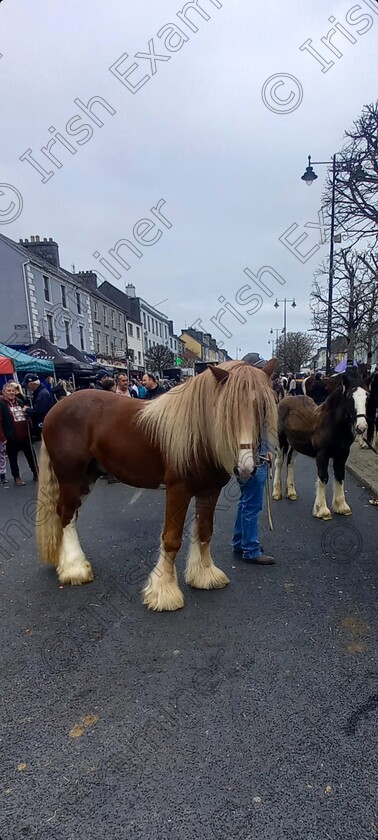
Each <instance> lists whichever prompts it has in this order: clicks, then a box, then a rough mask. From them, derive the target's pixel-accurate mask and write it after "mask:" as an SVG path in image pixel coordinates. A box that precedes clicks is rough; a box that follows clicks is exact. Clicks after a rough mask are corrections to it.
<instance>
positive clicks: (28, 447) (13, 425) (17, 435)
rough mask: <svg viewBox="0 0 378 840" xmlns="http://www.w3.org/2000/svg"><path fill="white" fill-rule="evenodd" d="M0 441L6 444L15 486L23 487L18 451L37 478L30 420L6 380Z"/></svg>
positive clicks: (0, 410)
mask: <svg viewBox="0 0 378 840" xmlns="http://www.w3.org/2000/svg"><path fill="white" fill-rule="evenodd" d="M0 441H1V442H2V443H3V444H4V443H5V444H6V451H7V455H8V458H9V466H10V470H11V473H12V476H13V478H14V483H15V485H16V487H24V486H25V481H23V480H22V478H21V477H20V470H19V467H18V453H19V452H23V453H24V455H25V458H26V460H27V462H28V465H29V467H30V470H31V473H32V476H33V480H34V481H37V479H38V467H37V458H36V454H35V452H34V449H33V447H32V444H31V438H30V421H29V419H28V418H27V417H26V415H25V411H24V410H23V408H22V406H21V405H20V403H19V402H18V399H17V392H16V389H15V387H14V385H13V383H12V382H7V383H6V384H5V385H4V387H3V390H2V395H1V399H0Z"/></svg>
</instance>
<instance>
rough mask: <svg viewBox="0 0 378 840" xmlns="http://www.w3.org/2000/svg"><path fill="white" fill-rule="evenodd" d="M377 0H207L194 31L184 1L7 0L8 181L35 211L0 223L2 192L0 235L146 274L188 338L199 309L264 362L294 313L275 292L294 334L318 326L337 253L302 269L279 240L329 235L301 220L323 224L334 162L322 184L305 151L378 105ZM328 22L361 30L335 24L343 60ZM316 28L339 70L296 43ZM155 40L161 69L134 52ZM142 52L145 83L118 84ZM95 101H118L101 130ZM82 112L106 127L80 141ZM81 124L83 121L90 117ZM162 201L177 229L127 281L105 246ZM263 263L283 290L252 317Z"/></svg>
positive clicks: (2, 67)
mask: <svg viewBox="0 0 378 840" xmlns="http://www.w3.org/2000/svg"><path fill="white" fill-rule="evenodd" d="M216 2H217V5H218V6H219V5H220V2H219V0H216ZM369 3H370V5H369ZM369 3H368V2H367V0H360V2H359V4H356V3H354V2H352V0H346V1H345V2H344V1H343V0H335V2H333V3H329V2H328V0H327V2H326V0H307V2H306V3H301V4H300V3H299V2H293V0H291V2H283V3H278V2H277V0H276V2H274V0H270V2H264V3H263V4H262V3H254V2H251V0H249V2H248V0H224V2H223V5H222V8H216V5H214V4H213V3H212V2H211V1H210V0H201V5H202V7H203V9H206V10H207V12H208V14H209V16H210V19H209V20H207V21H206V20H204V19H203V18H201V17H200V16H199V15H197V14H195V13H194V12H192V14H191V15H190V19H191V20H192V21H193V22H194V21H196V25H197V27H198V31H197V32H196V33H194V32H193V31H192V30H191V29H190V28H189V26H188V25H187V24H185V23H184V22H182V20H180V18H179V17H178V16H177V13H178V12H180V11H181V10H182V8H183V6H184V2H183V0H159V3H157V2H156V0H127V2H126V3H125V2H124V0H107V2H106V3H105V2H101V3H100V2H98V0H80V2H77V0H65V2H64V3H57V2H55V3H52V2H51V0H38V2H37V3H30V2H26V0H3V2H1V4H0V19H1V28H0V32H1V36H0V53H1V54H2V57H1V59H0V80H1V100H2V103H1V113H2V120H1V122H2V132H1V139H2V170H1V175H0V181H1V182H2V183H4V184H9V185H11V186H12V187H14V188H16V189H17V190H18V191H19V193H20V194H21V195H22V200H23V205H22V211H21V212H20V213H19V215H18V218H17V219H14V220H13V221H10V222H9V224H3V222H4V219H6V218H7V217H6V215H4V213H5V211H6V210H7V208H8V207H10V206H11V200H13V198H15V195H14V194H13V196H12V195H11V194H10V193H9V195H7V194H6V191H5V192H4V190H3V195H2V196H0V221H1V223H2V224H0V231H1V232H2V233H4V234H5V235H6V236H10V237H11V238H13V239H16V240H18V239H19V238H20V237H22V238H23V237H27V236H28V237H29V236H30V235H35V234H38V235H39V236H41V237H44V236H47V237H49V236H51V237H53V238H54V239H55V240H56V241H57V242H58V243H59V246H60V256H61V264H62V265H63V267H65V268H67V269H69V270H70V269H71V266H72V265H75V268H76V271H79V270H87V269H93V270H97V271H99V270H100V271H101V272H102V273H103V276H104V277H106V279H110V280H113V282H114V283H115V285H117V286H119V288H124V284H125V283H127V282H129V283H134V285H135V286H136V290H137V294H138V295H140V296H141V297H143V298H145V299H147V300H148V301H149V302H151V303H153V304H157V303H160V302H161V301H164V303H162V304H161V307H160V308H161V310H162V311H163V312H165V313H166V314H167V315H168V316H169V317H171V318H173V320H174V324H175V329H176V331H177V332H178V333H180V331H181V329H182V328H183V327H184V326H185V324H186V325H187V326H190V325H191V324H192V323H193V322H196V321H197V319H200V320H201V324H202V326H203V328H204V329H205V330H207V331H211V332H212V334H213V335H214V337H215V338H216V339H217V340H223V342H224V346H226V347H227V349H228V351H229V353H230V355H231V356H232V357H235V353H236V350H237V348H238V352H239V353H241V354H244V353H246V352H248V351H254V350H256V351H259V352H260V353H261V354H262V355H263V356H264V357H267V356H268V355H269V352H270V347H269V346H268V339H269V338H271V335H270V330H271V328H273V329H276V328H278V329H281V328H282V322H283V308H282V306H280V308H279V309H278V310H276V309H275V308H274V306H273V304H274V301H275V297H276V294H277V295H278V297H279V298H284V297H285V295H286V297H287V298H289V299H291V298H293V297H295V299H296V302H297V308H296V309H295V310H293V309H292V308H289V309H288V329H289V330H305V329H307V328H309V327H310V326H311V322H310V316H309V294H310V288H311V282H312V277H313V272H314V269H315V268H316V265H317V264H318V262H319V261H320V260H321V259H322V258H323V257H325V256H326V254H327V250H328V246H327V244H325V245H323V246H322V247H321V248H320V249H319V250H317V252H316V253H315V254H313V255H312V256H311V257H310V258H309V259H307V261H304V262H301V261H300V259H298V256H297V255H295V254H293V253H291V251H290V250H289V249H288V248H287V247H285V246H284V244H282V242H280V241H279V237H280V236H282V234H284V233H285V231H287V230H288V229H289V228H290V227H291V226H292V225H294V223H296V224H297V225H298V228H296V229H293V232H292V233H291V240H292V241H294V240H295V239H297V238H298V237H299V236H300V235H301V234H302V233H307V235H308V237H309V238H308V239H307V240H306V241H303V243H302V245H301V246H300V247H301V248H302V252H303V253H304V254H306V253H307V252H309V251H310V249H311V248H312V247H313V246H315V245H316V244H317V242H318V241H319V231H318V230H317V229H316V228H310V227H308V228H306V229H305V228H304V227H303V226H304V224H305V223H306V222H313V223H316V222H317V221H318V209H319V207H320V204H321V194H322V189H323V186H324V180H325V176H326V168H325V167H318V168H317V172H318V175H319V178H318V181H317V182H316V183H315V184H314V185H313V186H312V187H311V188H310V189H309V188H307V187H306V186H305V184H304V183H303V182H302V181H301V180H300V176H301V175H302V174H303V172H304V169H305V166H306V164H307V155H308V154H309V153H311V154H312V156H313V159H314V160H328V159H329V157H330V155H332V154H333V153H334V152H336V151H338V149H339V148H340V147H341V145H342V142H343V132H344V130H345V129H346V128H348V127H350V126H351V125H352V123H353V120H354V119H356V117H357V116H358V115H359V113H360V112H361V109H362V107H363V105H364V104H366V103H368V102H371V101H373V100H374V99H375V98H376V94H377V91H376V79H377V70H378V66H377V65H378V62H377V55H378V4H374V0H369ZM358 5H359V6H360V7H361V11H358ZM374 5H375V11H374V10H373V8H371V7H373V6H374ZM370 6H371V7H370ZM351 9H354V10H355V11H353V12H350V10H351ZM369 15H370V19H369ZM330 16H333V17H334V18H335V20H336V23H339V24H342V25H343V26H344V27H345V29H346V31H347V32H349V39H348V38H347V37H346V36H345V35H344V34H342V32H341V31H340V30H339V31H338V32H337V33H336V37H335V38H334V40H333V44H334V49H338V50H339V52H341V53H342V56H338V57H337V56H336V55H335V54H334V53H332V52H331V51H330V50H329V49H327V47H326V46H325V44H324V43H323V44H322V42H321V41H320V39H321V38H322V37H325V36H326V35H327V33H328V32H329V30H330V28H331V26H332V24H331V23H330V22H329V17H330ZM357 17H358V18H359V19H360V20H359V21H358V20H357ZM351 18H353V24H352V23H351ZM347 20H349V23H347ZM168 23H171V24H173V23H175V24H176V26H179V27H180V29H181V31H182V33H184V34H185V38H187V40H186V41H185V42H184V38H183V39H182V44H183V45H182V48H181V49H179V50H177V51H172V46H174V45H175V44H177V43H178V37H179V35H176V41H170V44H169V45H168V47H166V46H164V39H165V38H167V37H168V34H169V33H168V30H165V31H164V32H163V33H161V37H160V38H159V37H157V33H158V32H159V31H161V30H162V27H164V26H165V25H166V24H168ZM192 25H194V23H193V24H192ZM363 30H366V31H365V32H364V31H363ZM359 33H360V34H359ZM171 35H172V33H171ZM309 38H310V39H312V46H313V47H314V48H315V49H317V50H318V51H320V52H321V53H322V55H323V56H324V61H328V62H330V61H333V62H334V64H333V66H329V69H328V70H327V72H322V65H321V63H320V59H319V60H317V59H316V58H315V57H314V56H313V55H311V54H310V53H309V52H308V50H303V51H301V50H300V49H299V48H300V46H301V45H303V44H304V43H305V42H306V41H307V39H309ZM151 39H153V45H154V50H155V52H156V53H158V54H160V55H164V56H170V59H169V61H162V60H157V61H156V64H155V66H154V69H155V70H156V72H155V73H154V74H153V75H152V63H151V61H150V60H149V59H146V58H134V55H135V54H136V53H137V52H142V53H143V52H144V53H147V52H148V42H149V41H151ZM354 40H355V41H356V43H352V41H354ZM169 49H171V51H169ZM124 53H127V54H128V56H129V58H128V59H127V60H126V59H125V60H124V62H123V64H119V66H118V70H115V72H118V75H119V78H116V77H115V75H113V74H112V73H111V72H110V71H109V69H108V68H109V67H110V66H111V65H116V64H117V59H119V58H120V57H121V56H122V55H123V54H124ZM133 61H135V62H137V64H138V65H139V66H138V67H137V69H136V70H135V71H134V74H133V75H130V77H129V80H126V81H129V83H130V82H131V81H132V82H133V84H136V83H137V81H138V79H142V78H143V76H146V75H147V74H148V73H149V74H150V76H151V78H150V79H149V80H148V81H147V82H146V84H144V85H143V86H142V87H140V89H139V90H137V91H136V92H135V93H132V92H131V91H130V90H129V89H128V88H127V87H126V85H125V84H123V83H122V78H121V77H122V74H126V70H127V68H128V67H130V66H131V64H132V62H133ZM282 74H286V77H284V76H282ZM287 74H289V76H291V77H293V78H292V79H290V78H287ZM272 76H275V77H276V78H275V79H273V80H272V81H271V82H267V80H268V79H270V77H272ZM281 76H282V80H280V78H279V77H281ZM281 82H282V83H281ZM265 83H266V84H265ZM277 84H278V86H277ZM263 88H264V91H265V93H264V96H265V101H264V99H263V96H262V90H263ZM94 96H100V97H102V98H103V99H104V100H105V101H106V102H107V103H108V105H109V107H110V108H111V109H112V110H114V111H115V113H114V114H111V113H109V112H108V111H107V110H105V108H103V107H101V106H99V105H97V107H96V108H94V109H93V110H94V112H95V113H96V114H97V115H98V116H99V117H101V119H102V121H103V123H104V125H103V126H102V127H98V126H96V125H95V124H94V123H93V122H92V121H91V120H90V119H88V118H86V117H85V115H84V113H83V111H80V109H78V106H77V105H76V104H75V103H74V100H75V99H77V98H78V99H80V100H81V102H82V103H88V101H89V99H90V98H91V97H94ZM272 109H273V110H272ZM277 111H278V112H279V113H277ZM80 113H81V116H82V122H81V123H80V124H81V125H83V124H84V123H89V124H90V125H92V128H93V136H92V137H91V138H90V139H88V138H87V136H86V134H85V132H84V131H83V132H82V133H81V135H80V134H77V135H76V137H74V136H73V135H71V136H69V135H68V134H67V132H66V130H65V126H66V124H67V122H68V121H69V120H70V118H72V117H74V116H75V115H76V114H80ZM71 125H72V126H73V127H75V128H76V129H78V126H79V121H77V122H76V123H72V124H71ZM51 126H54V127H55V129H57V130H58V131H59V132H61V134H62V137H63V138H65V139H66V142H67V141H69V142H70V143H71V145H72V147H73V149H76V154H74V153H73V151H72V152H71V151H70V150H69V149H67V148H64V147H63V146H62V145H61V144H56V145H55V147H54V149H52V150H51V151H52V152H53V153H55V155H56V157H57V158H58V159H60V161H61V163H62V167H61V168H60V169H59V168H58V167H57V166H56V165H54V164H52V165H50V164H49V161H48V160H47V158H46V157H45V156H44V155H43V154H42V153H41V148H42V147H43V146H46V144H47V142H48V141H49V139H51V136H52V135H51V134H50V133H49V128H50V127H51ZM88 134H89V132H88V131H87V135H88ZM85 139H87V142H82V144H81V145H78V143H77V141H78V140H82V141H83V140H85ZM28 149H31V150H32V153H33V155H34V156H35V158H36V159H37V160H38V161H39V162H40V163H41V164H42V165H43V166H44V167H45V169H46V171H53V172H54V175H53V177H50V178H49V180H48V181H47V182H46V183H42V176H41V174H39V173H38V172H37V171H36V169H35V168H33V166H32V165H31V164H30V163H28V162H27V161H24V162H22V161H21V160H20V159H19V158H20V157H21V156H22V155H23V154H24V153H25V152H27V150H28ZM159 199H164V200H165V202H166V203H165V205H164V208H162V210H163V212H164V215H165V216H166V217H167V218H168V220H169V222H170V223H171V227H167V226H163V225H162V226H161V230H162V231H163V235H162V236H161V237H160V239H159V241H157V242H156V244H154V245H151V246H148V247H147V246H139V247H140V250H141V251H142V252H143V257H142V258H138V257H136V256H135V255H134V254H132V253H130V252H129V258H130V259H129V262H130V265H131V268H130V270H129V271H126V270H124V269H123V268H122V267H121V266H120V265H118V269H119V272H120V273H121V275H122V276H121V279H119V280H115V279H114V278H112V276H111V275H110V274H109V273H107V272H106V271H105V270H104V269H103V267H101V266H100V265H99V263H98V260H96V259H95V258H94V256H93V253H94V252H99V253H100V255H102V256H105V257H106V256H107V252H108V251H109V249H111V248H112V247H113V246H114V244H115V243H116V242H117V241H118V240H120V239H122V238H128V239H131V240H132V233H133V227H134V225H135V223H136V222H138V220H140V219H142V218H150V219H152V220H153V219H154V217H153V216H151V213H150V212H149V211H150V208H152V207H153V206H154V205H156V203H157V202H158V201H159ZM15 203H16V206H17V198H15ZM20 209H21V208H20ZM1 213H2V214H3V215H1ZM15 214H16V211H15V212H14V215H15ZM10 216H11V213H10ZM11 218H12V216H11ZM155 221H156V220H155ZM154 233H155V234H156V229H155V231H151V233H150V236H152V235H153V234H154ZM134 242H135V240H134ZM135 245H137V243H135ZM123 254H124V256H125V257H126V253H125V252H123ZM112 264H113V265H114V266H116V265H117V263H114V262H112ZM264 266H270V267H271V268H272V269H273V270H274V272H276V276H275V277H274V276H270V277H269V276H268V275H267V274H265V275H264V276H262V277H261V279H262V281H263V282H264V283H265V286H266V287H267V289H268V290H270V294H269V291H268V290H267V291H263V292H260V294H261V297H262V299H263V303H262V305H261V306H260V309H259V311H258V312H255V314H253V309H254V308H256V307H257V306H258V305H260V304H261V301H260V302H259V301H258V300H256V299H255V300H254V301H253V302H252V303H250V304H248V303H247V299H248V296H249V297H252V294H253V292H252V291H250V292H248V294H247V290H244V292H240V289H241V288H242V287H243V286H245V285H246V284H247V283H249V284H250V286H252V287H253V288H254V289H255V292H256V293H258V292H259V290H258V289H257V288H256V287H255V286H254V283H253V280H251V279H248V277H247V276H246V274H245V273H244V269H245V268H249V270H250V271H251V272H252V273H253V274H255V275H257V273H258V271H259V270H260V269H261V268H262V267H264ZM278 276H279V277H280V278H281V282H280V280H279V278H278ZM220 297H223V298H224V301H225V302H226V303H227V302H228V303H229V304H231V305H232V306H233V307H234V308H235V310H236V311H237V312H239V319H241V320H238V319H237V317H236V316H235V314H234V312H233V311H232V310H231V308H230V307H229V309H228V312H227V313H226V315H225V317H223V319H222V321H223V324H224V326H225V330H226V331H227V333H230V334H231V335H227V336H225V335H222V333H221V331H220V330H219V328H217V326H216V324H214V322H212V321H211V318H216V316H217V312H218V310H219V309H220V307H221V303H220V302H219V300H218V299H219V298H220ZM242 298H243V300H242ZM236 299H238V301H239V303H238V304H237V303H236ZM248 309H250V310H251V311H252V314H247V310H248ZM242 321H243V323H242ZM239 348H240V350H239Z"/></svg>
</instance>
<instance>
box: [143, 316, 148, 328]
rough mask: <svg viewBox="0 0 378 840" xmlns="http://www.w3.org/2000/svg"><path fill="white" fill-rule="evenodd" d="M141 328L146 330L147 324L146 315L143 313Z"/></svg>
mask: <svg viewBox="0 0 378 840" xmlns="http://www.w3.org/2000/svg"><path fill="white" fill-rule="evenodd" d="M143 326H144V329H145V330H146V329H147V322H146V313H145V312H143Z"/></svg>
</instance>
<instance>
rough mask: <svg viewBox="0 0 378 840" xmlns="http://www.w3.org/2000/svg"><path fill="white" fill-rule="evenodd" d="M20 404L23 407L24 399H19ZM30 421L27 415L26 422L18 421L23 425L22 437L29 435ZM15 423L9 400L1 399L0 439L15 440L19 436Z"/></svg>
mask: <svg viewBox="0 0 378 840" xmlns="http://www.w3.org/2000/svg"><path fill="white" fill-rule="evenodd" d="M17 402H18V404H19V406H20V407H21V408H22V405H23V401H22V400H21V399H17ZM28 423H29V420H28V419H27V417H25V424H24V423H23V422H22V421H21V423H17V426H22V427H23V428H22V432H21V435H22V437H25V439H26V438H27V437H28ZM15 425H16V424H15V423H14V422H13V417H12V412H11V410H10V405H9V402H8V400H4V399H0V441H2V442H3V441H4V440H8V441H15V440H17V439H18V438H17V437H16V434H15Z"/></svg>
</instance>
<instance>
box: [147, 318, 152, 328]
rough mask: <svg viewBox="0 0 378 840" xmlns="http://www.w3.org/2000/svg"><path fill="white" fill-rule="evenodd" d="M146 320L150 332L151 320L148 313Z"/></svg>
mask: <svg viewBox="0 0 378 840" xmlns="http://www.w3.org/2000/svg"><path fill="white" fill-rule="evenodd" d="M147 321H148V332H151V321H150V316H149V315H147Z"/></svg>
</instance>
